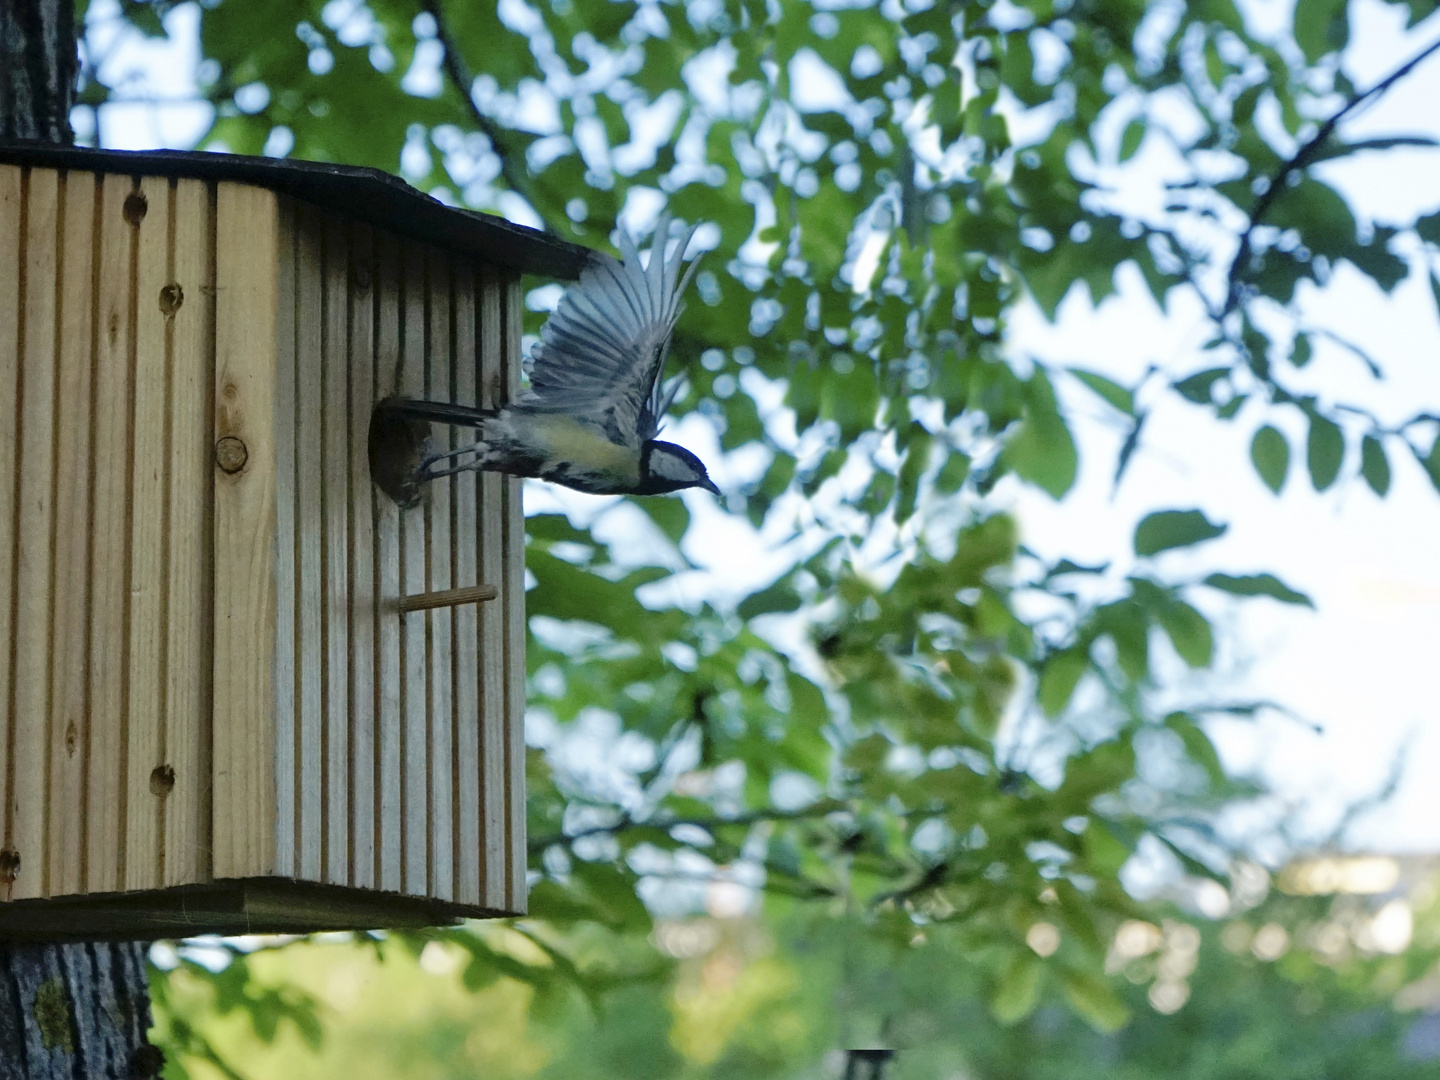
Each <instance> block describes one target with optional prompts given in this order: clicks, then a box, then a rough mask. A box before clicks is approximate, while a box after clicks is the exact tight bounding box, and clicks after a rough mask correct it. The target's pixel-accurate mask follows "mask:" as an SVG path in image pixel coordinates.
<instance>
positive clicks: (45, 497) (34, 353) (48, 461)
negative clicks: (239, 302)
mask: <svg viewBox="0 0 1440 1080" xmlns="http://www.w3.org/2000/svg"><path fill="white" fill-rule="evenodd" d="M26 204H27V205H26V223H25V232H24V236H23V238H22V242H23V244H24V249H23V250H24V256H23V259H24V266H23V271H22V272H23V275H24V277H23V285H22V299H21V311H20V318H21V320H23V321H22V323H21V326H22V330H21V333H22V335H23V339H22V341H21V346H20V378H19V390H18V394H17V396H16V397H15V398H14V399H12V400H14V401H16V403H17V405H18V408H19V411H20V417H19V429H18V441H19V454H18V457H19V468H18V469H17V470H16V473H15V476H16V480H17V482H18V484H19V492H18V495H17V497H16V500H15V510H16V512H17V517H18V521H17V522H16V537H15V564H14V574H15V577H14V586H13V588H14V600H13V604H14V610H15V623H14V626H13V628H12V631H11V632H12V635H13V636H12V638H11V640H10V648H11V649H12V650H13V656H14V681H13V683H12V686H11V691H10V702H11V712H10V716H11V733H12V734H11V739H10V741H11V745H12V747H13V750H12V754H13V757H12V760H11V762H10V769H11V797H10V803H9V805H8V806H7V807H6V809H7V811H8V813H7V817H8V818H9V821H8V825H9V827H8V829H7V837H6V846H7V847H8V848H11V849H13V850H14V851H15V852H17V853H18V855H19V858H20V872H19V876H18V877H17V878H16V879H15V884H14V888H13V890H12V893H11V895H12V896H13V897H14V898H15V899H17V900H19V899H25V898H27V897H36V896H42V895H44V885H45V873H44V870H45V860H44V858H43V856H42V852H43V850H44V841H45V801H46V800H45V773H46V768H45V766H46V764H47V759H48V755H47V754H46V752H45V733H46V725H45V724H43V723H42V724H37V723H35V722H34V721H35V718H37V717H48V716H49V711H50V703H49V700H48V699H49V691H50V680H49V678H48V675H49V666H50V645H51V639H50V633H51V618H50V616H51V612H50V582H51V573H52V569H53V568H52V565H51V547H50V529H51V523H52V515H53V513H54V509H55V508H54V487H53V485H54V464H55V463H54V427H53V425H54V410H55V301H56V270H57V269H58V267H57V264H56V260H57V255H58V252H57V250H56V244H55V241H56V235H55V231H56V224H57V220H58V213H59V178H58V175H57V174H56V173H55V172H54V171H52V170H49V169H33V170H31V171H30V177H29V184H28V190H27V191H26Z"/></svg>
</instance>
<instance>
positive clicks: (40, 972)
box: [0, 0, 164, 1080]
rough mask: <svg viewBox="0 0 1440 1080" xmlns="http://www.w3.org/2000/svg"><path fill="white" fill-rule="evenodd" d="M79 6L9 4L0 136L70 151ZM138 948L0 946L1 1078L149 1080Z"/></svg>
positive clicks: (0, 22) (0, 71) (69, 0)
mask: <svg viewBox="0 0 1440 1080" xmlns="http://www.w3.org/2000/svg"><path fill="white" fill-rule="evenodd" d="M76 68H77V65H76V54H75V0H0V138H6V139H34V140H36V141H39V142H48V143H59V144H61V145H66V146H68V145H70V144H71V143H73V142H74V141H75V136H74V132H73V131H72V130H71V128H70V108H71V106H72V105H73V104H74V102H75V73H76ZM146 951H147V949H146V946H145V945H144V944H142V943H139V942H127V943H111V942H81V943H79V944H70V945H9V946H0V1080H147V1078H149V1077H153V1076H158V1075H159V1073H160V1066H161V1065H162V1064H163V1062H164V1058H163V1057H162V1056H161V1054H160V1052H159V1050H157V1049H156V1048H155V1047H153V1046H151V1045H150V1043H149V1041H148V1040H147V1039H146V1037H145V1035H146V1032H147V1031H148V1030H149V1028H150V991H149V987H148V985H147V983H146V981H145V955H146Z"/></svg>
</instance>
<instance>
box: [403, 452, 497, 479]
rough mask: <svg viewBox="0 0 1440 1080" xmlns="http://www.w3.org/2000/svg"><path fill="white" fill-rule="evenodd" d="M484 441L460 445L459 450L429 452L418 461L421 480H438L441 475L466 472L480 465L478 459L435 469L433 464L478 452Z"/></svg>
mask: <svg viewBox="0 0 1440 1080" xmlns="http://www.w3.org/2000/svg"><path fill="white" fill-rule="evenodd" d="M484 445H485V444H484V443H475V444H473V445H471V446H465V447H461V448H460V449H459V450H449V451H446V452H445V453H441V454H430V455H429V456H428V457H426V458H425V459H424V460H423V461H421V462H420V468H419V469H418V470H417V471H418V473H419V476H420V478H421V480H422V481H426V482H428V481H430V480H439V479H441V478H442V477H446V476H454V475H455V474H456V473H462V472H468V471H470V470H474V469H478V468H479V467H480V463H479V461H478V460H477V461H471V462H466V463H465V464H463V465H455V466H451V467H450V468H447V469H441V470H439V471H436V470H435V469H434V466H436V465H439V464H440V463H441V462H442V461H449V460H451V459H453V458H458V457H464V456H465V455H466V454H478V453H481V452H482V451H483V450H484Z"/></svg>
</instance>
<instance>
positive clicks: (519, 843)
mask: <svg viewBox="0 0 1440 1080" xmlns="http://www.w3.org/2000/svg"><path fill="white" fill-rule="evenodd" d="M501 283H502V284H501V287H502V288H503V289H504V306H505V352H504V360H503V362H504V365H505V391H506V400H507V401H508V400H510V399H511V398H514V397H515V396H516V395H517V394H519V392H520V338H521V336H522V334H523V333H524V329H525V316H524V311H523V310H522V309H521V295H520V282H519V280H517V279H515V278H510V277H505V278H502V279H501ZM523 493H524V484H523V482H522V481H521V480H520V479H518V478H516V477H506V479H505V623H506V628H505V649H506V653H505V670H506V674H505V700H506V709H505V713H506V716H505V719H506V739H505V747H506V750H505V768H506V774H507V780H508V783H507V784H506V791H505V812H506V822H507V829H506V833H507V835H506V847H507V849H508V853H509V860H508V862H509V867H508V869H507V873H506V885H507V894H508V895H507V901H506V903H505V910H507V911H509V912H511V913H513V914H516V915H523V914H524V913H525V911H526V897H527V896H528V892H529V890H528V887H527V885H526V881H525V873H526V869H527V859H526V849H525V634H526V622H525V508H524V505H523Z"/></svg>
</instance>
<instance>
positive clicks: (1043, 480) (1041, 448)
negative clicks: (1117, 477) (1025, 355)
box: [1001, 368, 1079, 499]
mask: <svg viewBox="0 0 1440 1080" xmlns="http://www.w3.org/2000/svg"><path fill="white" fill-rule="evenodd" d="M1025 400H1026V408H1025V419H1024V420H1022V421H1021V422H1020V426H1019V429H1018V430H1017V431H1016V432H1015V433H1014V434H1013V435H1011V436H1010V438H1009V440H1008V441H1007V442H1006V443H1005V450H1004V452H1003V453H1002V455H1001V456H1002V460H1003V461H1004V462H1005V464H1006V465H1008V466H1009V467H1010V468H1011V469H1012V470H1013V471H1014V472H1015V474H1016V475H1017V476H1019V477H1020V478H1021V479H1024V480H1028V481H1030V483H1032V484H1034V485H1035V486H1036V487H1038V488H1040V489H1041V490H1043V491H1045V492H1046V493H1048V494H1049V495H1050V497H1051V498H1053V499H1058V498H1060V497H1061V496H1062V495H1064V494H1065V493H1066V492H1067V491H1069V490H1070V487H1071V485H1072V484H1074V483H1075V470H1076V467H1077V465H1078V461H1079V459H1078V457H1077V455H1076V452H1075V440H1074V439H1073V438H1072V437H1071V435H1070V429H1069V427H1067V426H1066V424H1065V420H1064V418H1063V417H1061V415H1060V413H1059V411H1058V409H1057V408H1056V405H1055V391H1054V389H1053V388H1052V387H1051V386H1050V380H1049V379H1047V378H1046V377H1045V373H1044V372H1043V371H1042V370H1040V369H1039V368H1036V370H1035V374H1034V375H1033V376H1032V377H1031V379H1030V381H1029V382H1028V383H1026V384H1025Z"/></svg>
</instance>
